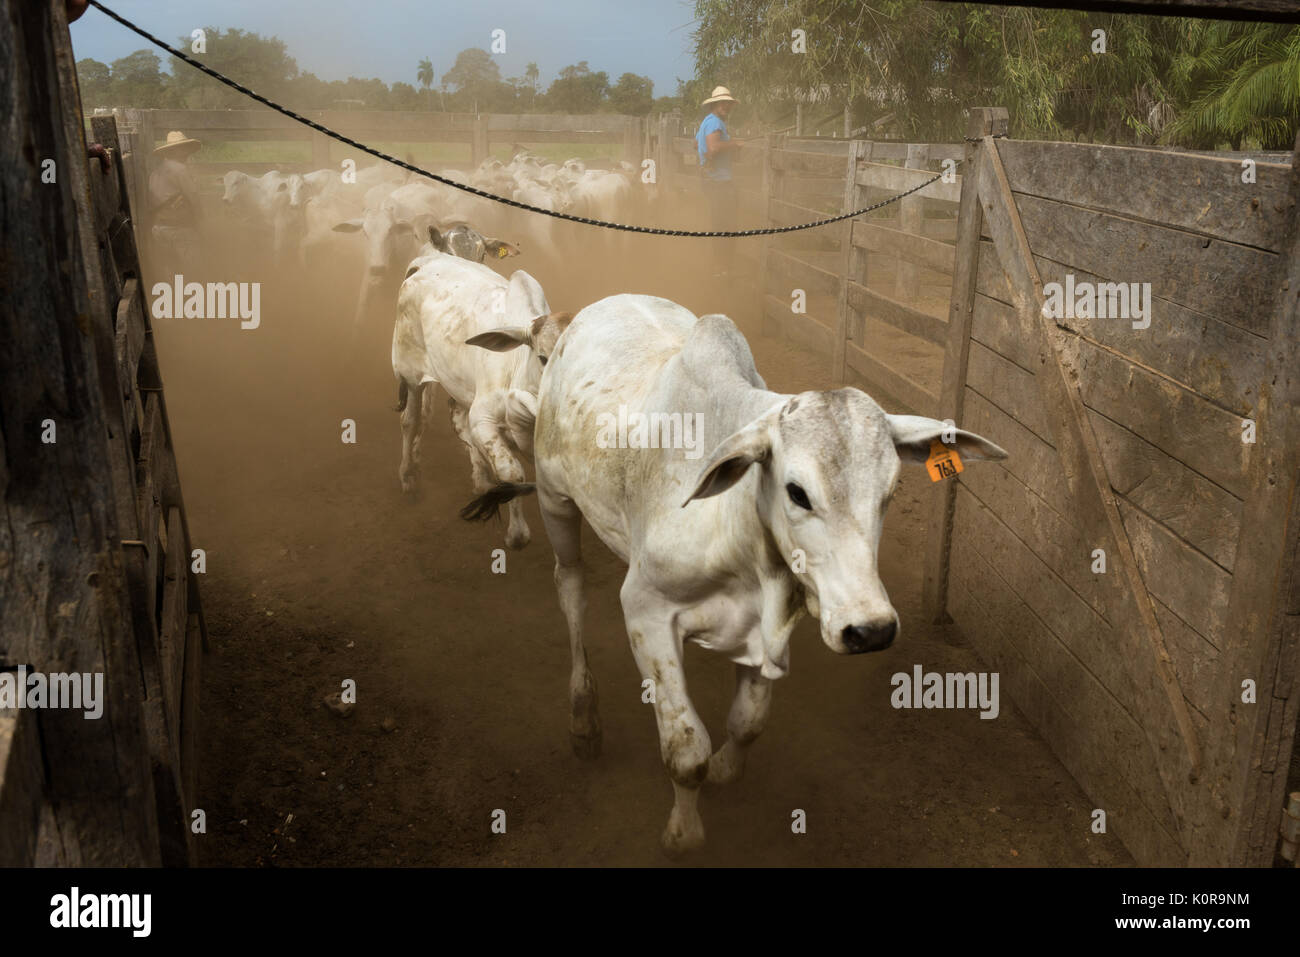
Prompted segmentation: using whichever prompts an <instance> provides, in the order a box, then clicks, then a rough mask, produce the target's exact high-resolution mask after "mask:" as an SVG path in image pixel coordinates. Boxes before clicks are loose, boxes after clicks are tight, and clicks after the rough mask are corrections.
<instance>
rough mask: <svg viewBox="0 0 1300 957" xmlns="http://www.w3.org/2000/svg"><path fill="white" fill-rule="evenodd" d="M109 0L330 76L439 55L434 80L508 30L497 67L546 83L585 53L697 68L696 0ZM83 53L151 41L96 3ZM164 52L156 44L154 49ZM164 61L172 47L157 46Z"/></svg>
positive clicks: (632, 64)
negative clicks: (280, 44) (256, 41)
mask: <svg viewBox="0 0 1300 957" xmlns="http://www.w3.org/2000/svg"><path fill="white" fill-rule="evenodd" d="M104 2H105V6H107V7H109V8H110V9H112V10H115V11H116V12H117V13H119V14H121V15H122V16H124V17H126V18H127V19H129V20H132V21H134V22H136V23H137V24H139V25H140V26H141V27H143V28H144V29H145V30H148V31H149V32H151V33H153V34H156V35H157V36H159V37H161V38H162V39H164V40H166V41H167V42H169V43H171V44H173V45H175V44H176V42H177V40H178V39H179V38H180V37H181V36H188V35H189V33H190V31H191V30H193V29H194V28H196V27H203V26H216V27H221V28H223V29H227V28H230V27H238V28H239V29H241V30H251V31H253V32H254V33H260V34H263V35H274V36H278V37H279V38H280V39H281V40H283V41H284V42H285V44H286V45H287V46H288V50H289V55H290V56H292V57H294V59H296V60H297V61H298V68H299V69H300V70H307V71H310V72H312V73H315V74H316V75H317V76H319V77H320V78H321V79H325V80H343V79H347V77H348V76H357V77H379V79H381V80H383V81H384V82H386V83H392V82H393V81H394V80H402V81H404V82H406V83H410V84H412V85H414V84H415V83H416V79H415V69H416V64H417V63H418V62H419V60H420V59H421V58H422V57H426V56H427V57H429V58H430V59H431V60H433V67H434V70H435V72H436V74H437V79H438V80H439V81H440V80H441V79H442V74H443V71H445V70H446V69H447V68H448V67H450V66H451V65H452V63H453V62H454V60H455V57H456V54H457V53H459V52H460V51H461V50H463V49H465V48H466V47H471V46H477V47H482V48H483V49H488V48H489V44H490V43H491V34H492V31H493V30H495V29H498V28H500V29H503V30H505V31H506V52H505V53H504V54H501V55H499V56H498V57H497V62H498V65H499V66H500V67H501V75H502V77H509V76H522V75H523V72H524V65H525V64H526V63H528V62H529V61H535V62H536V63H537V65H538V68H539V69H540V70H541V75H542V84H543V87H544V86H545V85H546V84H548V83H549V82H550V81H551V80H553V79H554V78H555V75H556V73H557V72H558V71H559V70H560V68H561V67H564V66H567V65H569V64H571V63H577V62H578V61H579V60H586V61H587V62H588V64H589V65H590V67H591V69H592V70H604V71H605V72H606V73H608V74H609V75H610V81H611V82H613V81H614V80H617V79H618V77H619V75H620V74H622V73H626V72H631V73H637V74H640V75H642V76H648V77H650V79H652V80H654V84H655V95H656V96H666V95H669V94H672V93H673V92H675V90H676V87H677V80H676V78H677V77H682V78H687V79H688V78H690V77H691V76H692V75H693V74H694V59H693V57H692V55H691V52H690V46H691V38H690V33H691V29H692V27H693V16H692V13H693V4H692V3H690V2H689V0H634V2H631V3H627V2H622V3H619V2H614V0H491V2H489V3H481V2H469V0H462V2H460V3H444V2H418V0H312V2H307V0H104ZM72 45H73V49H74V51H75V53H76V57H77V59H82V58H83V57H93V58H94V59H96V60H102V61H103V62H105V63H111V62H112V61H113V60H116V59H118V58H119V57H122V56H125V55H127V54H128V53H131V52H133V51H135V50H139V49H141V48H142V47H145V46H149V44H147V43H146V42H145V41H144V40H142V39H140V37H138V36H136V35H135V34H134V33H131V32H130V31H129V30H127V29H126V28H125V27H123V26H121V25H119V24H117V23H115V22H114V21H112V20H110V19H109V18H108V17H106V16H105V15H104V14H102V13H101V12H99V11H98V10H96V9H94V8H93V7H92V8H91V9H89V10H87V11H86V14H85V16H83V17H82V18H81V19H80V20H78V21H77V22H76V23H74V24H73V25H72ZM156 52H161V51H156ZM162 56H163V61H164V64H165V63H166V62H167V57H166V54H162Z"/></svg>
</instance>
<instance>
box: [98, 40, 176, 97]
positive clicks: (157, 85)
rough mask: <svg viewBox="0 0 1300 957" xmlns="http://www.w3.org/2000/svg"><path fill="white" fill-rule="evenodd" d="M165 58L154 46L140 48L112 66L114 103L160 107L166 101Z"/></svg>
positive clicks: (111, 88)
mask: <svg viewBox="0 0 1300 957" xmlns="http://www.w3.org/2000/svg"><path fill="white" fill-rule="evenodd" d="M161 63H162V61H161V60H159V59H158V56H157V54H155V53H154V52H153V51H152V50H136V51H135V52H134V53H132V54H130V55H128V56H124V57H122V58H121V59H120V60H114V61H113V64H112V66H110V67H109V72H110V75H111V78H110V82H109V93H108V95H109V98H110V99H111V100H112V101H113V105H114V106H134V107H140V108H142V109H157V108H159V107H162V106H164V105H166V104H165V103H164V102H163V92H164V82H165V81H164V79H163V74H162V71H161V70H160V69H159V67H160V65H161Z"/></svg>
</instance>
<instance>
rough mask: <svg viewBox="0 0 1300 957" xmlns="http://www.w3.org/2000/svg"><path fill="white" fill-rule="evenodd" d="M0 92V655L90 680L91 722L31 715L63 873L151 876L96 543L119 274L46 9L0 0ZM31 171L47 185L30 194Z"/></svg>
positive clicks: (113, 523)
mask: <svg viewBox="0 0 1300 957" xmlns="http://www.w3.org/2000/svg"><path fill="white" fill-rule="evenodd" d="M0 88H2V89H4V91H5V110H6V116H5V120H6V124H7V126H8V127H9V128H10V129H13V130H18V131H21V135H15V136H8V137H3V138H0V262H3V263H5V267H4V269H3V271H4V280H3V283H4V298H5V307H4V308H0V342H3V343H4V346H3V348H0V389H3V393H4V395H3V401H0V449H2V450H3V451H2V452H0V463H2V464H0V497H2V502H3V504H2V505H0V513H3V520H2V521H0V526H2V527H3V529H4V531H3V532H0V547H2V548H3V551H4V553H5V554H6V556H7V561H6V567H5V570H4V572H3V574H0V609H3V613H0V655H2V656H4V657H5V658H6V659H9V658H10V657H11V656H13V657H17V658H18V660H19V661H21V662H23V663H26V664H28V665H30V666H31V667H32V668H33V669H34V670H41V671H66V670H70V669H75V670H77V671H84V672H91V673H95V672H102V673H103V674H104V675H105V676H106V678H107V680H106V681H105V682H104V694H103V706H104V712H103V716H102V717H101V718H100V719H99V720H95V721H87V720H85V719H84V718H83V716H82V714H81V713H80V712H77V711H72V710H68V709H62V710H48V711H42V712H41V714H40V715H39V718H40V736H41V745H42V750H43V755H44V765H45V780H46V798H47V801H48V804H47V806H48V807H50V808H51V814H52V820H53V826H54V828H55V829H56V830H57V832H58V833H59V835H60V837H61V839H62V840H63V847H64V848H65V850H66V851H67V854H66V857H65V860H67V861H69V862H70V863H73V864H84V865H86V866H105V865H116V866H130V865H135V866H140V865H149V864H157V862H158V852H157V833H156V826H155V824H154V822H153V821H152V816H151V813H150V810H149V809H150V806H151V804H152V791H151V784H150V778H149V775H148V764H147V761H146V760H145V756H144V753H143V748H142V746H141V744H142V733H141V725H140V702H139V694H138V686H137V685H136V684H135V683H134V682H133V681H132V676H134V675H136V674H138V673H139V666H138V661H137V653H136V649H135V645H134V636H133V634H132V630H131V621H130V618H129V616H128V615H127V613H126V611H125V609H124V607H123V603H122V600H121V596H122V595H123V594H124V592H125V590H126V582H125V577H124V575H123V572H122V568H121V565H120V563H119V562H117V561H116V555H115V553H114V550H112V549H111V548H110V546H109V543H110V542H112V541H114V540H115V538H116V537H117V534H118V518H117V503H116V498H115V491H114V489H113V487H112V485H111V484H110V483H109V482H108V481H106V477H107V476H108V475H109V474H110V470H111V468H112V460H111V458H110V455H109V451H108V441H107V440H106V436H107V435H109V434H110V429H111V430H112V434H116V435H120V434H121V431H122V424H121V420H120V412H119V402H120V398H121V393H120V391H119V389H118V388H117V383H116V362H115V359H114V355H113V345H114V343H113V327H112V324H113V310H114V309H115V308H116V305H117V303H116V299H114V300H113V301H112V302H109V301H107V300H106V298H105V291H106V289H107V288H108V286H109V283H110V282H116V281H117V277H116V276H113V277H109V276H107V275H106V274H105V273H104V268H103V261H102V259H101V257H100V255H99V249H98V246H99V243H100V241H101V237H100V236H99V235H97V233H96V230H95V228H94V216H93V209H92V208H91V205H90V204H91V196H92V193H91V190H92V186H91V181H90V170H89V169H88V168H87V165H86V142H85V133H84V128H83V120H82V113H81V109H80V105H79V103H78V97H77V78H76V66H75V62H74V59H73V55H72V49H71V44H70V42H69V35H68V26H67V21H66V13H65V10H64V6H63V5H62V4H43V3H37V4H31V3H20V2H14V0H0ZM45 159H53V160H54V161H55V164H56V168H57V170H58V178H57V181H56V182H54V183H50V184H46V185H40V180H41V164H42V162H43V160H45ZM96 175H100V174H98V173H97V174H96ZM51 224H60V226H59V228H54V226H53V225H51ZM102 238H103V239H104V240H106V239H107V237H102ZM47 418H50V419H53V420H54V421H55V424H56V426H57V427H58V435H57V441H56V442H53V443H48V444H47V443H42V442H41V439H40V431H39V430H38V428H36V427H35V426H38V425H39V424H40V423H41V422H42V421H43V420H45V419H47ZM11 529H13V530H21V533H19V534H14V532H11V531H10V530H11Z"/></svg>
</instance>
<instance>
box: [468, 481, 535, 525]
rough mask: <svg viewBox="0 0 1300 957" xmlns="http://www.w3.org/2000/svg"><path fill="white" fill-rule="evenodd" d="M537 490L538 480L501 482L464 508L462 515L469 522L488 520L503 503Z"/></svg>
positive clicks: (499, 509)
mask: <svg viewBox="0 0 1300 957" xmlns="http://www.w3.org/2000/svg"><path fill="white" fill-rule="evenodd" d="M536 491H537V483H536V482H499V483H497V484H496V485H494V486H492V487H491V488H490V489H488V490H487V491H486V492H484V493H483V494H482V495H480V496H479V497H478V498H476V499H474V500H473V501H471V502H470V503H469V504H468V505H466V506H465V507H464V508H462V509H461V510H460V517H461V518H463V519H465V521H467V522H486V521H487V520H488V519H489V518H493V517H495V516H496V514H497V513H498V512H500V511H501V506H502V505H505V504H506V503H507V502H511V501H514V500H515V499H517V498H519V497H520V496H522V495H532V494H533V493H534V492H536Z"/></svg>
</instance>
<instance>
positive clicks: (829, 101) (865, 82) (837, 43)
mask: <svg viewBox="0 0 1300 957" xmlns="http://www.w3.org/2000/svg"><path fill="white" fill-rule="evenodd" d="M695 12H696V17H697V22H698V26H697V28H696V30H695V32H694V35H693V36H694V39H695V41H696V73H697V77H698V79H697V80H695V81H693V82H692V83H689V84H686V90H685V93H686V94H687V102H688V103H694V104H697V103H698V102H699V101H700V99H702V98H703V97H704V96H707V90H708V89H710V88H711V87H712V86H713V85H714V84H718V83H721V84H724V85H726V86H729V87H731V89H732V91H733V92H734V93H735V94H736V95H737V96H738V97H739V98H740V99H741V100H742V102H743V103H744V104H745V106H746V107H747V108H748V109H750V110H752V111H753V112H752V114H751V115H752V116H758V117H762V118H764V119H765V120H766V121H767V122H768V123H770V124H771V125H773V126H776V125H782V124H783V123H784V122H786V118H788V117H790V116H791V115H792V114H793V112H794V105H795V103H796V102H804V103H806V104H810V105H811V106H812V107H813V110H812V112H820V113H830V112H833V111H834V108H835V107H836V106H841V107H842V105H843V104H844V103H845V102H848V103H850V104H851V105H852V107H853V110H854V114H855V116H856V118H857V122H858V123H859V124H861V123H865V122H870V121H874V120H876V119H879V118H881V117H883V116H886V115H889V114H892V115H893V121H892V125H891V129H892V130H893V132H894V133H895V134H896V135H898V136H900V137H904V138H909V139H931V140H938V139H952V138H954V137H957V136H960V135H961V133H962V132H963V122H962V111H963V110H964V109H965V108H966V107H968V106H972V105H980V106H985V105H990V106H992V105H996V106H1006V107H1007V108H1008V109H1009V111H1010V113H1011V120H1012V132H1013V133H1014V135H1017V136H1023V137H1040V138H1063V139H1084V140H1094V141H1102V142H1115V143H1126V142H1127V143H1150V142H1155V141H1156V140H1157V139H1161V138H1163V139H1164V140H1166V141H1168V142H1174V143H1179V144H1181V145H1192V146H1206V145H1210V146H1213V145H1216V144H1221V143H1223V142H1225V141H1227V142H1231V143H1237V144H1240V143H1243V142H1253V143H1257V144H1272V145H1275V146H1276V145H1280V144H1285V145H1289V144H1290V141H1291V139H1293V138H1294V136H1295V130H1296V127H1297V123H1298V122H1300V110H1298V109H1297V97H1298V96H1300V72H1298V68H1297V66H1298V62H1300V60H1298V58H1300V52H1298V51H1300V28H1295V27H1280V26H1267V25H1260V24H1231V23H1221V22H1218V21H1189V20H1184V19H1176V18H1164V17H1137V16H1130V15H1115V14H1098V13H1084V12H1079V11H1071V10H1046V9H1037V8H1024V7H996V6H982V5H981V6H976V5H970V4H952V3H935V2H930V0H877V2H874V3H870V4H864V3H860V2H856V0H696V2H695ZM795 30H802V31H804V33H805V35H806V38H807V51H806V52H804V53H798V52H795V51H794V49H793V44H794V38H793V36H792V33H793V31H795ZM1095 30H1103V31H1104V32H1105V41H1106V49H1105V52H1104V53H1103V52H1097V51H1095V50H1094V42H1095V41H1094V35H1093V31H1095ZM827 107H829V108H830V109H829V110H828V109H827ZM805 112H806V113H807V112H808V111H805Z"/></svg>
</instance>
